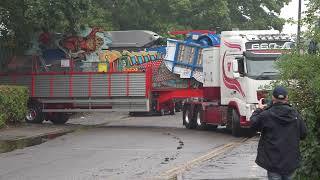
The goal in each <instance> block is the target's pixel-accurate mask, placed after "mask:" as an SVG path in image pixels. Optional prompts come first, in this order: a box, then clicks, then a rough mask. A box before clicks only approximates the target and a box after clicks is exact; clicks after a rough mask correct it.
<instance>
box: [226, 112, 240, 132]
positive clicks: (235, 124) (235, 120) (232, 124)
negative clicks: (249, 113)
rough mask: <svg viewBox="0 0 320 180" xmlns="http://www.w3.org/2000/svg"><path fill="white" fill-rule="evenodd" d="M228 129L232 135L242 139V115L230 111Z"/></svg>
mask: <svg viewBox="0 0 320 180" xmlns="http://www.w3.org/2000/svg"><path fill="white" fill-rule="evenodd" d="M228 127H229V128H230V129H231V134H232V135H233V136H235V137H240V136H241V135H242V132H241V131H242V129H241V127H240V115H239V114H238V112H237V110H235V109H233V108H232V109H230V110H228Z"/></svg>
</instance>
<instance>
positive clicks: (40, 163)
mask: <svg viewBox="0 0 320 180" xmlns="http://www.w3.org/2000/svg"><path fill="white" fill-rule="evenodd" d="M105 116H108V115H107V114H106V115H101V113H100V114H99V115H97V116H96V117H95V116H93V117H91V118H93V119H95V121H96V122H97V124H100V125H99V126H98V127H94V128H89V129H85V130H80V131H76V132H74V133H72V134H68V135H65V136H62V137H59V138H56V139H54V140H51V141H48V142H46V143H43V144H40V145H37V146H33V147H28V148H24V149H21V150H16V151H13V152H9V153H4V154H0V179H5V180H11V179H12V180H18V179H19V180H20V179H21V180H22V179H23V180H29V179H30V180H43V179H46V180H51V179H52V180H53V179H54V180H60V179H62V180H64V179H66V180H69V179H70V180H71V179H77V180H78V179H79V180H91V179H93V180H95V179H99V180H100V179H154V178H158V177H159V175H161V173H162V172H166V171H168V170H170V169H174V168H176V167H179V166H180V165H181V164H185V163H186V162H190V161H191V160H193V159H195V158H197V157H199V156H202V155H204V154H206V153H207V152H210V151H212V150H214V149H215V148H217V147H221V146H223V145H225V144H227V143H230V142H236V141H239V140H241V138H234V137H232V136H231V135H229V134H227V133H223V131H198V130H189V129H185V128H184V127H183V126H182V125H181V114H180V113H178V114H177V115H174V116H162V117H160V116H154V117H151V116H148V117H127V116H123V115H122V116H121V118H114V119H115V120H108V121H104V120H105V118H104V117H105ZM80 118H81V117H80ZM99 118H100V119H101V121H99ZM81 119H84V118H81ZM97 119H98V120H97ZM74 121H75V120H72V121H71V122H74ZM253 146H254V145H253ZM248 147H249V146H248ZM248 149H249V151H248V153H252V152H251V150H252V149H255V147H251V148H250V147H249V148H248ZM235 150H236V149H235ZM231 153H237V152H232V151H231ZM230 157H231V159H230V158H229V155H226V156H221V157H220V156H219V158H218V159H215V158H214V159H213V161H215V162H214V163H212V161H211V164H213V167H212V166H211V164H210V163H209V164H206V163H205V164H204V165H203V166H201V165H200V166H199V168H197V167H195V168H192V169H193V170H191V171H187V172H185V173H183V174H182V175H181V176H180V177H181V178H183V179H205V178H207V179H210V177H211V175H213V174H215V173H218V172H217V171H219V168H223V167H224V166H228V167H230V170H232V169H233V167H232V164H231V165H230V164H226V165H225V164H224V163H223V162H224V160H225V159H226V158H227V159H229V160H228V161H233V160H234V159H232V156H230ZM237 161H239V159H237ZM209 162H210V161H209ZM252 163H254V162H253V161H252ZM205 169H215V170H217V171H215V170H212V171H210V172H209V171H206V170H205ZM202 171H205V172H209V174H210V173H211V175H209V176H203V174H204V173H203V172H202ZM239 171H241V169H240V170H239ZM230 172H232V171H230ZM226 176H228V175H226ZM208 177H209V178H208ZM221 177H225V176H221ZM238 177H239V176H238ZM211 179H212V178H211Z"/></svg>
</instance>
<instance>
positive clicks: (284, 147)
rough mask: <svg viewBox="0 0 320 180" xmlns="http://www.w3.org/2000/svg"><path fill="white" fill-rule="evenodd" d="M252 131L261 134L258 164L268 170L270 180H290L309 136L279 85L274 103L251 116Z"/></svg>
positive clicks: (273, 97) (285, 92) (274, 93)
mask: <svg viewBox="0 0 320 180" xmlns="http://www.w3.org/2000/svg"><path fill="white" fill-rule="evenodd" d="M250 120H251V128H252V129H254V130H255V131H259V132H261V137H260V141H259V145H258V154H257V158H256V163H257V164H258V165H259V166H261V167H262V168H264V169H266V170H267V173H268V179H269V180H291V178H292V174H293V173H294V171H295V170H296V169H297V168H298V166H299V163H300V150H299V141H300V140H301V139H304V138H305V137H306V134H307V130H306V126H305V123H304V121H303V120H302V118H301V116H300V115H299V113H298V112H297V111H296V110H295V109H294V108H292V107H291V106H290V105H289V104H288V92H287V90H286V89H285V88H284V87H281V86H278V87H276V88H275V89H274V90H273V94H272V104H271V105H269V106H267V105H265V104H263V99H260V101H259V107H258V108H257V109H256V110H255V111H254V112H253V114H252V116H251V117H250Z"/></svg>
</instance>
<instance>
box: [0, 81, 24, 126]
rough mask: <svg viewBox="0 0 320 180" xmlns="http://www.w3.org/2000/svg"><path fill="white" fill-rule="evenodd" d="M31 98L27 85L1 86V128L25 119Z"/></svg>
mask: <svg viewBox="0 0 320 180" xmlns="http://www.w3.org/2000/svg"><path fill="white" fill-rule="evenodd" d="M28 99H29V94H28V90H27V88H26V87H19V86H0V102H1V103H0V128H1V127H3V126H5V125H6V124H8V123H12V122H22V121H24V118H25V115H26V111H27V102H28Z"/></svg>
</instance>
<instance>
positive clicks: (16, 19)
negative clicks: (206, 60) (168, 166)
mask: <svg viewBox="0 0 320 180" xmlns="http://www.w3.org/2000/svg"><path fill="white" fill-rule="evenodd" d="M288 1H290V0H260V1H256V0H246V1H243V0H215V1H212V0H151V1H150V0H104V1H101V0H68V1H64V0H1V1H0V19H1V21H0V24H1V25H0V32H1V34H2V35H3V36H4V37H7V36H9V35H11V36H10V37H14V39H15V44H16V45H19V47H21V46H22V45H23V44H25V43H26V42H28V40H29V39H30V38H31V36H32V35H33V33H34V32H37V31H39V30H41V29H48V30H50V31H55V32H62V33H65V32H69V33H75V32H77V31H78V30H79V29H80V28H81V26H82V25H89V26H99V27H103V28H104V29H106V30H131V29H146V30H151V31H155V32H158V33H160V34H164V33H166V32H167V31H169V30H176V29H212V28H216V27H220V28H221V30H230V29H231V28H240V29H270V28H274V29H279V30H281V29H282V26H283V24H284V20H283V19H281V18H279V13H280V9H281V8H282V7H283V6H284V4H287V3H288ZM1 26H2V27H1Z"/></svg>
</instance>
